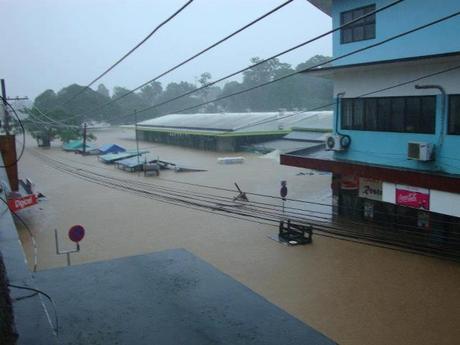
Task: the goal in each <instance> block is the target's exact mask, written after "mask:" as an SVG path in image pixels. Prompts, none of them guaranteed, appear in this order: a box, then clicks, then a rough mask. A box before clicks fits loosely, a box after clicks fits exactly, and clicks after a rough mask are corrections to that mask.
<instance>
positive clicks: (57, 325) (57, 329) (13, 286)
mask: <svg viewBox="0 0 460 345" xmlns="http://www.w3.org/2000/svg"><path fill="white" fill-rule="evenodd" d="M8 286H9V287H12V288H15V289H21V290H28V291H33V292H35V293H37V294H41V295H43V296H45V297H46V298H47V299H48V300H49V301H50V302H51V305H52V306H53V310H54V322H55V324H54V327H53V325H52V324H51V327H53V328H54V334H55V335H56V336H59V318H58V314H57V309H56V304H55V303H54V300H53V299H52V298H51V296H50V295H48V294H47V293H46V292H43V291H41V290H38V289H35V288H31V287H28V286H22V285H15V284H10V283H9V284H8ZM45 312H46V313H47V311H46V308H45ZM47 314H48V313H47ZM47 316H48V315H47ZM50 323H51V322H50Z"/></svg>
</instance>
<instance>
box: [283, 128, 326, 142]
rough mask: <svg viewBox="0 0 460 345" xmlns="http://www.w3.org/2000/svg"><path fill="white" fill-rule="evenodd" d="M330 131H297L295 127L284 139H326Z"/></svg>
mask: <svg viewBox="0 0 460 345" xmlns="http://www.w3.org/2000/svg"><path fill="white" fill-rule="evenodd" d="M329 134H330V133H324V132H307V131H296V130H295V129H294V130H293V131H292V132H291V133H289V134H287V135H286V136H285V137H284V138H283V139H287V140H297V141H324V140H326V136H327V135H329Z"/></svg>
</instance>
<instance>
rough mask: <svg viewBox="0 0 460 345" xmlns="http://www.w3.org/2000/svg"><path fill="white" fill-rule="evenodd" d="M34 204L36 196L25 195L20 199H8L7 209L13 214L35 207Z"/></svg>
mask: <svg viewBox="0 0 460 345" xmlns="http://www.w3.org/2000/svg"><path fill="white" fill-rule="evenodd" d="M36 203H37V196H36V195H35V194H30V195H26V196H23V197H21V198H14V199H8V207H9V209H10V210H11V211H13V212H16V211H19V210H22V209H23V208H26V207H29V206H32V205H35V204H36Z"/></svg>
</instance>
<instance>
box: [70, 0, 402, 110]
mask: <svg viewBox="0 0 460 345" xmlns="http://www.w3.org/2000/svg"><path fill="white" fill-rule="evenodd" d="M403 1H405V0H397V1H394V2H392V3H390V4H388V5H386V6H383V7H381V8H379V9H377V10H375V11H372V12H369V13H367V14H365V15H363V16H361V17H358V18H356V19H354V20H352V21H351V22H348V23H347V24H344V25H341V26H339V27H337V28H335V29H333V30H330V31H327V32H325V33H323V34H321V35H319V36H316V37H314V38H312V39H309V40H307V41H305V42H302V43H300V44H297V45H296V46H294V47H291V48H289V49H286V50H284V51H282V52H280V53H278V54H275V55H273V56H271V57H269V58H267V59H265V60H261V61H259V62H257V63H255V64H253V65H251V66H248V67H245V68H243V69H240V70H238V71H236V72H233V73H231V74H228V75H226V76H224V77H222V78H220V79H218V80H215V81H213V82H211V83H208V84H206V85H203V86H202V87H200V88H197V89H194V90H192V91H189V92H186V93H184V94H182V95H179V96H177V97H174V98H172V99H170V100H166V101H164V102H161V103H158V104H155V105H153V106H150V107H148V108H145V109H143V110H142V111H146V110H150V109H153V108H156V107H159V106H161V105H164V104H166V103H170V102H172V101H174V100H177V99H179V98H182V97H185V96H188V95H190V94H192V93H195V92H198V91H200V90H203V89H205V88H208V87H210V86H212V85H215V84H217V83H219V82H221V81H223V80H226V79H228V78H231V77H234V76H236V75H238V74H240V73H243V72H245V71H247V70H249V69H251V68H254V67H257V66H259V65H261V64H264V63H266V62H268V61H270V60H273V59H275V58H278V57H280V56H282V55H284V54H287V53H289V52H292V51H294V50H296V49H299V48H301V47H303V46H305V45H308V44H310V43H312V42H315V41H317V40H319V39H321V38H323V37H326V36H328V35H330V34H332V33H334V32H336V31H339V30H341V29H343V28H345V27H347V26H350V25H352V24H354V23H356V22H358V21H360V20H362V19H364V18H367V17H369V16H372V15H375V14H377V13H379V12H382V11H384V10H386V9H388V8H391V7H393V6H395V5H397V4H399V3H401V2H403ZM288 3H290V1H288V2H286V3H283V4H281V5H280V6H278V7H276V8H274V9H273V10H271V11H269V12H267V13H266V14H264V15H263V16H261V17H259V18H257V19H256V20H254V21H252V22H251V23H249V24H247V25H245V26H244V27H242V28H240V29H238V30H237V31H235V32H233V33H232V34H230V35H228V36H226V37H224V38H223V39H221V40H219V41H218V42H216V43H214V44H212V45H211V46H209V47H208V48H205V49H203V50H202V51H200V52H198V53H197V54H195V55H193V56H192V57H190V58H188V59H186V60H184V61H182V62H181V63H179V64H178V65H176V66H174V67H172V68H171V69H169V70H167V71H166V72H163V73H161V74H160V75H158V76H156V77H155V78H153V79H150V80H149V81H147V82H145V83H143V84H141V85H140V86H138V87H136V88H134V89H132V90H130V91H129V92H127V93H125V94H123V95H121V96H120V97H118V98H115V99H113V100H111V101H109V102H107V103H105V104H103V105H101V106H99V107H96V108H94V109H92V110H91V111H95V110H99V109H102V108H103V107H106V106H108V105H110V104H112V103H114V102H117V101H118V100H120V99H122V98H123V97H125V96H127V95H129V94H131V93H133V92H135V91H137V90H139V89H140V88H142V87H144V86H146V85H147V84H149V83H151V82H153V81H156V80H158V79H159V78H161V77H163V76H165V75H166V74H168V73H170V72H172V71H174V70H175V69H177V68H179V67H180V66H182V65H184V64H186V63H188V62H190V61H191V60H193V59H195V58H196V57H198V56H200V55H201V54H203V53H205V52H207V51H208V50H210V49H212V48H214V47H216V46H217V45H219V44H220V43H222V42H224V41H225V40H227V39H229V38H231V37H232V36H234V35H236V34H237V33H239V32H241V31H243V30H244V29H246V28H248V27H249V26H251V25H253V24H255V23H256V22H258V21H260V20H262V19H263V18H265V17H267V16H268V15H270V14H272V13H274V12H275V11H277V10H279V9H280V8H281V7H284V6H285V5H287V4H288ZM89 112H90V111H85V112H83V113H80V114H77V115H74V116H73V117H76V116H80V115H83V114H86V113H89ZM73 117H70V118H73ZM122 117H123V116H122ZM70 118H69V119H70Z"/></svg>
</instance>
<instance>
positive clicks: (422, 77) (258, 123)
mask: <svg viewBox="0 0 460 345" xmlns="http://www.w3.org/2000/svg"><path fill="white" fill-rule="evenodd" d="M457 69H460V65H456V66H453V67H449V68H446V69H443V70H440V71H437V72H434V73H430V74H426V75H423V76H420V77H417V78H415V79H412V80H408V81H405V82H401V83H398V84H395V85H391V86H388V87H384V88H381V89H379V90H375V91H371V92H367V93H364V94H362V95H359V96H357V97H356V98H363V97H366V96H370V95H374V94H376V93H380V92H384V91H388V90H391V89H395V88H398V87H401V86H405V85H409V84H412V83H415V82H417V81H420V80H423V79H427V78H431V77H434V76H437V75H440V74H443V73H447V72H451V71H454V70H457ZM334 105H337V102H332V103H328V104H324V105H321V106H318V107H315V108H312V109H308V110H303V111H299V112H296V113H294V114H289V115H286V116H282V117H279V118H276V119H267V120H263V121H259V122H256V123H252V124H248V125H245V126H241V127H238V128H237V129H238V130H240V129H246V128H250V127H254V126H259V125H262V124H266V123H269V122H273V121H278V120H283V119H285V118H288V117H292V116H296V115H299V114H302V113H305V112H309V111H315V110H319V109H324V108H327V107H331V106H334Z"/></svg>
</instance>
